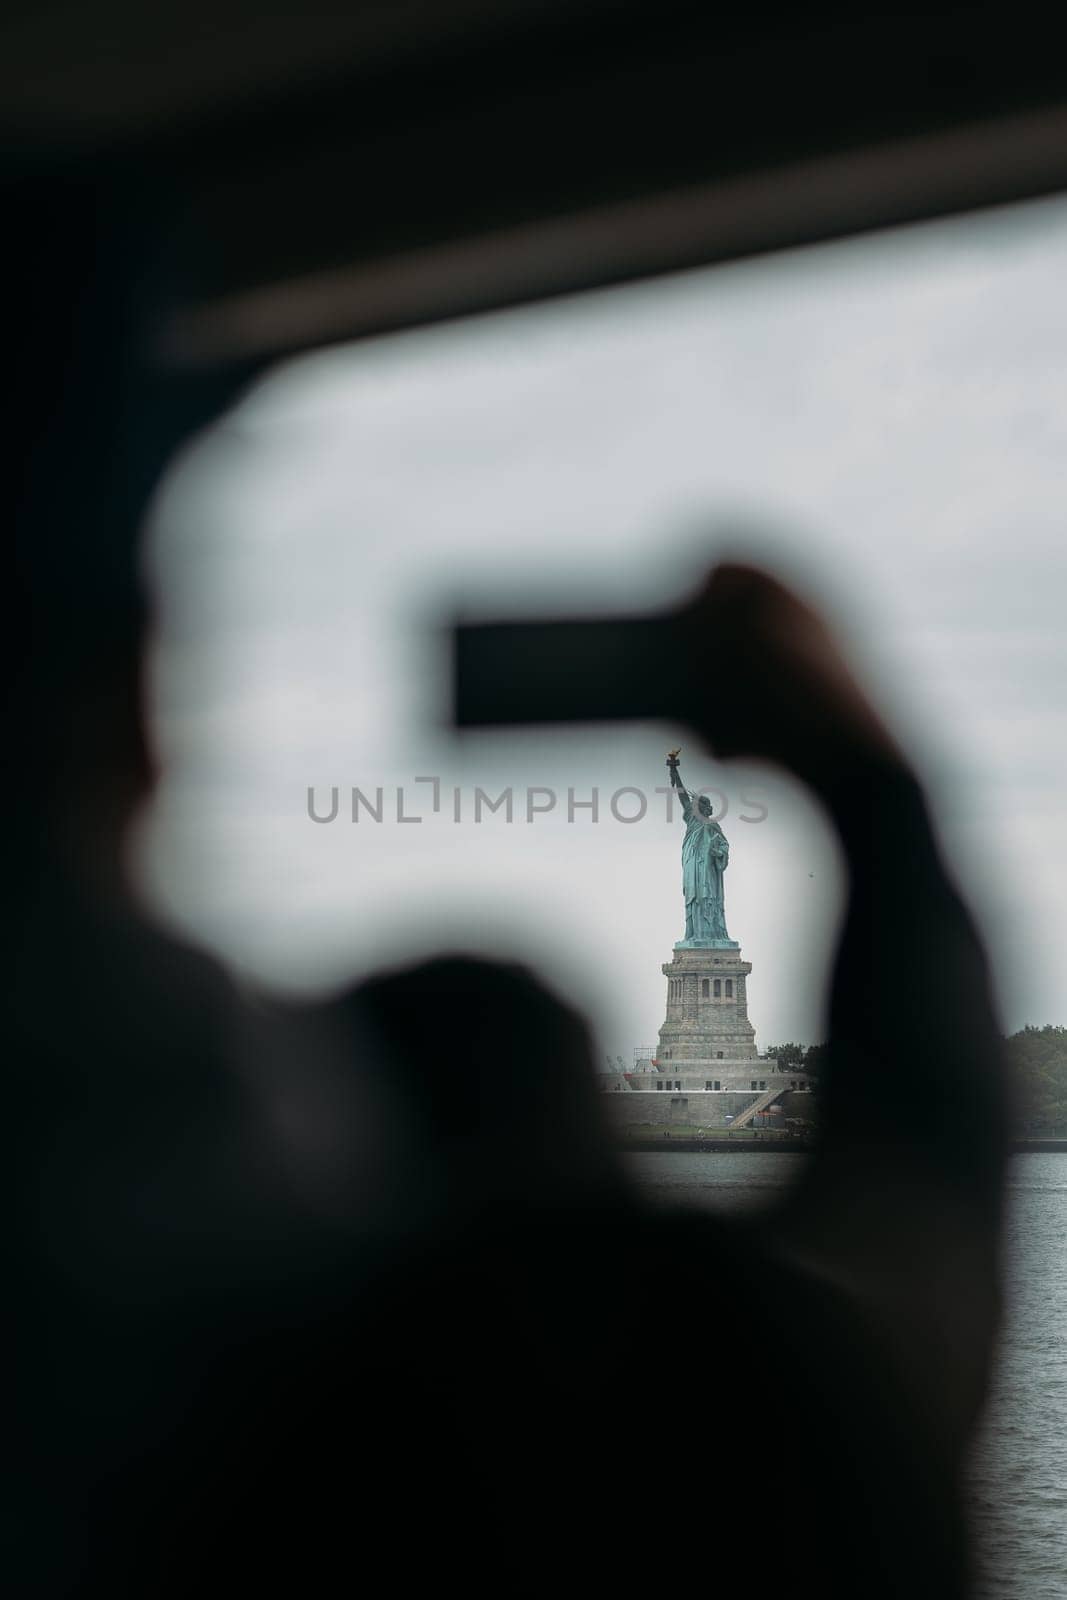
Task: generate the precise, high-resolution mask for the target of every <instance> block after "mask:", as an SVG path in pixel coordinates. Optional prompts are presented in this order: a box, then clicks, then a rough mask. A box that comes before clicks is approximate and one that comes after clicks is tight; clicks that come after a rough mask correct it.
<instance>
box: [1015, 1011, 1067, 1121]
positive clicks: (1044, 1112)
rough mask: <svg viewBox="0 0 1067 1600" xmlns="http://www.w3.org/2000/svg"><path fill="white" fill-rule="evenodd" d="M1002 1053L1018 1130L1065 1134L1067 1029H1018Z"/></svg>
mask: <svg viewBox="0 0 1067 1600" xmlns="http://www.w3.org/2000/svg"><path fill="white" fill-rule="evenodd" d="M1004 1050H1005V1054H1006V1056H1007V1061H1008V1069H1009V1082H1010V1083H1011V1085H1012V1087H1013V1089H1014V1093H1015V1107H1014V1110H1015V1121H1016V1125H1017V1127H1018V1128H1019V1131H1020V1132H1021V1133H1028V1134H1041V1133H1044V1134H1057V1135H1067V1028H1064V1027H1062V1026H1056V1025H1054V1024H1052V1023H1046V1025H1045V1026H1044V1027H1043V1028H1037V1027H1033V1026H1030V1027H1026V1028H1021V1029H1020V1030H1019V1032H1018V1033H1013V1034H1012V1035H1011V1036H1010V1038H1008V1039H1006V1040H1005V1041H1004Z"/></svg>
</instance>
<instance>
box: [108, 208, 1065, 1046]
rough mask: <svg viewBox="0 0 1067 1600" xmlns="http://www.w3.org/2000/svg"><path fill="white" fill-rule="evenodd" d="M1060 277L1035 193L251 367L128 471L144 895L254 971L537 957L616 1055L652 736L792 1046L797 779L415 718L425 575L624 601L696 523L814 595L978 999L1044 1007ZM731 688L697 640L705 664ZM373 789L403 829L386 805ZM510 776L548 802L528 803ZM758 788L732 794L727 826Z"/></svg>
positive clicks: (821, 910)
mask: <svg viewBox="0 0 1067 1600" xmlns="http://www.w3.org/2000/svg"><path fill="white" fill-rule="evenodd" d="M1065 283H1067V202H1063V201H1059V200H1057V201H1053V202H1042V203H1041V204H1038V205H1029V206H1026V207H1020V208H1013V209H1011V210H1005V211H1001V212H997V213H990V214H988V215H986V216H983V217H981V218H978V219H967V220H964V221H960V222H954V223H949V224H945V223H942V224H936V225H929V226H925V227H923V228H916V229H910V230H902V231H899V232H896V233H894V234H890V235H883V236H880V237H878V238H871V239H865V240H862V241H855V242H850V243H847V244H840V245H833V246H827V247H822V248H819V249H812V250H807V251H803V252H797V253H791V254H788V255H783V256H779V257H776V258H774V259H771V260H767V261H764V262H759V263H755V264H747V265H739V266H734V267H729V268H716V269H711V270H706V271H701V272H695V273H687V274H684V275H681V276H677V277H672V278H667V279H662V280H659V281H657V282H654V283H651V284H646V285H640V286H637V287H631V288H625V289H616V290H611V291H608V292H604V293H599V294H595V295H587V296H582V297H578V298H575V299H572V300H568V301H564V302H557V303H554V304H552V305H548V306H544V307H539V308H534V309H530V310H523V311H518V312H508V313H502V314H496V315H493V316H490V317H485V318H481V319H476V320H471V321H467V322H463V323H459V324H454V325H452V326H449V327H446V328H438V329H434V330H432V331H429V332H419V333H412V334H405V335H402V336H397V337H393V338H390V339H385V340H379V341H375V342H367V343H362V344H357V345H353V346H350V347H346V348H341V349H337V350H335V351H332V352H330V353H328V354H325V355H320V356H315V357H310V358H305V359H303V360H300V361H297V362H293V363H290V364H288V365H286V366H284V367H282V368H279V369H278V370H277V371H276V372H275V373H274V374H273V375H272V376H271V377H270V378H269V379H268V380H267V381H266V382H264V383H263V384H261V385H260V386H259V387H258V388H257V389H256V391H255V392H253V393H252V394H251V395H250V396H249V397H248V398H247V399H246V401H245V402H244V403H243V404H242V405H241V406H240V407H239V408H238V409H237V410H235V411H234V412H233V413H232V414H231V415H230V416H229V417H228V418H227V419H226V420H225V421H224V422H223V423H222V424H220V425H219V426H218V427H217V428H215V429H214V430H213V431H212V433H211V434H210V435H208V436H206V437H204V438H203V439H202V440H200V441H199V442H198V443H197V444H196V445H195V446H194V447H192V448H191V449H190V450H189V451H188V452H187V454H186V456H185V458H184V459H183V460H182V461H181V462H180V463H178V464H177V465H176V466H175V468H174V470H173V471H172V473H171V475H170V477H169V479H168V481H167V483H166V485H165V487H164V490H163V492H162V494H161V496H160V499H159V503H158V507H157V512H156V517H155V520H154V527H153V532H152V539H151V548H150V562H151V567H152V571H153V574H154V579H155V582H156V584H157V586H158V589H159V593H160V596H161V605H162V630H161V635H160V640H159V645H158V649H157V655H156V668H155V677H154V693H155V707H156V724H157V737H158V741H159V744H160V747H161V751H162V755H163V758H164V761H165V778H164V782H163V784H162V786H161V789H160V792H159V795H158V798H157V801H156V803H155V805H154V806H153V808H152V810H151V812H150V813H149V815H148V816H147V818H146V820H145V824H144V827H143V828H142V830H141V834H140V837H139V839H138V841H137V845H136V851H135V860H136V863H137V870H138V872H139V874H140V878H141V881H142V883H143V885H144V890H145V893H146V894H147V895H148V897H149V898H150V899H151V900H152V901H153V903H154V904H155V905H156V906H157V907H158V908H159V909H160V911H161V913H162V914H163V915H164V916H166V917H167V918H168V920H170V921H171V922H172V923H175V924H176V925H178V926H179V927H180V928H182V929H183V930H184V931H185V932H186V933H187V934H189V935H190V936H192V937H193V938H195V939H196V940H197V941H198V942H201V943H204V944H207V945H208V946H210V947H211V948H213V949H214V950H216V951H217V952H218V953H220V954H221V955H222V956H223V957H224V958H225V959H226V960H227V961H229V962H230V963H231V964H232V965H234V966H235V967H237V968H239V969H241V970H243V971H245V972H247V973H249V974H251V975H253V976H254V977H256V978H259V979H261V980H265V981H268V982H271V983H276V984H281V985H284V986H286V987H289V988H293V987H295V988H302V989H316V988H320V989H321V988H324V987H325V988H328V987H332V986H335V985H337V984H338V983H341V982H343V981H345V980H346V979H349V978H351V977H353V976H357V975H359V974H360V973H362V972H365V971H366V970H368V968H370V967H372V966H375V965H379V964H381V963H382V962H392V961H395V960H399V959H404V958H406V957H408V956H411V955H417V954H422V953H425V952H427V951H429V950H433V949H436V948H440V947H441V946H442V944H446V943H453V944H454V943H457V942H458V943H461V944H462V945H464V946H465V947H467V948H475V949H481V950H487V951H490V952H493V953H496V954H514V955H517V956H520V957H522V958H527V959H532V960H534V961H536V962H537V964H538V965H539V966H540V967H541V968H542V970H544V971H545V972H546V973H547V974H548V975H549V976H550V977H551V978H552V979H553V981H555V982H556V983H557V984H558V985H559V986H561V987H562V988H563V989H564V990H565V991H566V992H567V993H568V994H569V995H570V996H571V997H572V998H575V999H577V1000H578V1001H579V1002H580V1003H581V1004H582V1005H583V1006H584V1008H585V1009H586V1011H587V1012H588V1013H589V1014H590V1016H591V1017H592V1018H593V1020H594V1022H595V1024H596V1027H597V1030H598V1037H599V1041H600V1045H599V1048H600V1049H602V1050H608V1051H610V1052H611V1053H612V1054H615V1053H618V1054H621V1055H623V1056H624V1057H625V1058H626V1060H627V1062H629V1059H630V1056H631V1053H632V1051H633V1049H634V1048H635V1047H637V1046H644V1045H651V1044H653V1043H654V1041H655V1039H656V1034H657V1030H658V1028H659V1025H660V1023H661V1022H662V1020H663V1012H664V1004H665V987H664V979H663V977H662V975H661V973H660V966H661V964H662V963H663V962H664V961H667V960H668V959H669V958H670V955H671V947H672V945H673V942H674V940H675V939H677V938H679V937H681V935H682V932H683V911H682V902H681V888H680V844H681V831H682V830H681V824H680V822H678V821H677V820H676V821H675V822H674V823H673V824H669V823H668V822H667V820H666V817H665V808H664V802H663V800H662V798H660V797H657V796H655V795H654V789H655V786H656V785H657V784H662V783H663V782H664V781H665V777H666V773H665V768H664V764H663V763H664V754H665V752H666V750H667V748H668V746H669V745H671V744H674V743H678V742H681V743H682V745H683V747H684V748H683V758H682V762H683V765H682V770H683V773H684V774H685V776H686V778H687V780H688V781H690V782H692V783H694V784H696V783H702V782H706V783H715V784H717V785H718V786H719V787H720V788H721V789H722V790H723V791H724V793H725V794H726V796H727V798H728V800H729V803H730V810H729V811H728V813H727V815H726V817H725V819H724V827H725V829H726V833H727V835H728V837H729V839H730V844H731V852H732V853H731V862H730V866H729V869H728V871H727V874H726V914H727V922H728V925H729V928H730V932H731V935H732V936H733V937H734V938H735V939H738V940H740V942H741V945H742V949H743V953H744V955H745V957H746V958H747V959H748V960H750V961H751V962H752V966H753V971H752V976H751V978H750V980H749V997H750V1012H751V1016H752V1020H753V1022H754V1024H755V1026H756V1030H757V1043H758V1044H759V1046H760V1048H764V1047H766V1046H767V1045H769V1044H772V1043H776V1042H780V1041H782V1040H785V1039H789V1038H799V1039H803V1040H813V1039H816V1038H819V1037H820V1036H821V1030H822V1000H823V979H824V968H825V962H826V959H827V955H828V951H829V948H830V942H831V939H832V935H833V929H834V926H835V921H836V918H837V916H838V914H839V909H840V876H839V866H838V861H837V857H836V853H835V849H834V845H833V841H832V839H831V838H830V836H829V834H828V832H827V830H826V829H825V827H824V825H823V823H822V821H821V818H820V817H819V815H818V814H817V812H816V811H815V809H814V808H813V806H812V805H811V804H810V803H809V802H808V800H807V799H806V797H805V796H804V795H803V794H802V793H801V792H800V791H799V790H798V789H797V788H795V787H794V786H792V785H790V784H789V783H788V782H786V781H785V780H783V779H780V778H779V777H777V776H776V775H775V774H773V773H770V772H753V771H741V770H735V769H734V768H733V767H716V765H715V764H714V763H713V762H711V761H710V759H708V758H706V757H704V756H703V755H702V754H701V752H699V751H698V750H697V749H696V748H695V746H694V744H693V741H692V740H691V739H687V737H686V735H685V734H684V733H683V732H682V731H680V730H677V729H674V728H670V727H666V726H634V727H626V728H623V729H620V728H618V727H615V728H610V729H604V728H589V729H583V730H573V729H571V730H568V731H566V732H560V733H559V734H556V733H545V732H543V731H542V732H538V733H536V734H527V735H523V736H518V735H505V734H494V735H488V734H486V735H479V736H466V737H465V738H464V740H463V741H462V743H459V742H457V741H456V740H454V739H453V738H452V737H451V736H450V735H449V734H448V733H447V730H446V729H445V727H444V725H443V714H442V713H443V681H442V670H443V656H442V653H441V650H440V646H439V641H438V638H437V635H436V633H435V632H434V631H433V629H432V628H430V627H429V626H428V624H429V623H430V622H436V621H437V620H439V619H442V618H444V617H446V616H447V615H449V614H450V612H451V611H452V609H453V608H454V607H455V606H456V605H462V606H463V607H465V608H466V609H467V610H468V611H470V612H472V613H478V612H480V611H482V610H489V611H491V612H494V613H496V612H499V611H501V610H505V609H507V610H512V611H515V612H517V613H521V612H523V611H535V612H539V611H543V610H554V611H558V612H561V613H567V612H569V611H571V610H572V609H574V610H579V611H582V612H588V611H590V610H598V609H599V610H603V611H605V612H609V611H612V610H614V609H618V608H624V609H627V610H629V609H634V608H644V607H653V606H658V605H661V604H663V603H665V602H666V601H668V600H670V599H671V598H672V597H674V596H677V595H679V594H680V593H682V592H684V590H685V589H686V587H687V586H688V585H689V584H690V583H691V582H692V580H693V579H694V577H695V576H697V575H698V574H699V572H700V571H701V569H702V568H703V567H704V566H706V565H707V564H708V562H709V561H710V560H712V559H713V558H714V556H715V555H716V553H717V552H718V551H719V550H720V549H722V548H724V547H725V548H729V549H730V550H731V551H735V552H736V551H739V550H740V551H742V552H743V553H746V554H749V555H752V556H755V557H757V558H758V559H760V560H763V561H765V562H770V563H772V564H773V565H774V566H775V567H776V568H777V569H778V570H780V571H782V572H783V573H784V574H785V575H786V576H793V577H795V578H797V579H798V580H799V581H801V582H802V583H803V584H804V585H805V586H806V587H807V589H808V591H809V592H810V593H811V594H813V595H815V596H817V597H818V598H819V599H820V600H821V602H822V603H823V604H824V605H825V606H827V607H828V608H829V609H830V611H831V613H832V614H833V615H834V616H835V618H836V619H837V620H838V621H839V623H840V624H841V626H842V627H843V629H844V630H845V632H846V635H847V637H848V639H849V642H850V645H851V647H852V649H853V651H854V653H855V656H856V659H857V661H858V662H859V663H860V665H861V667H862V669H863V670H864V671H865V672H866V674H867V676H868V678H869V680H870V681H871V682H872V683H873V684H874V685H875V686H876V687H877V688H878V690H879V691H880V692H881V693H882V695H883V697H885V698H886V699H887V701H888V703H889V706H890V709H891V712H892V714H893V716H894V717H895V719H896V721H897V724H898V726H899V727H900V729H901V730H902V732H903V734H904V736H905V738H906V739H907V740H908V741H909V742H910V744H911V747H912V748H913V749H914V750H915V752H916V755H917V759H918V760H919V763H920V766H921V768H922V771H923V773H924V775H925V776H926V778H927V780H928V782H929V784H930V786H931V789H932V792H933V794H934V797H935V801H936V805H937V809H938V816H939V821H940V825H941V830H942V835H943V838H944V841H945V845H946V848H947V849H948V851H949V853H950V855H951V857H952V859H953V861H954V862H955V864H956V866H957V869H958V871H959V873H960V875H961V876H962V878H963V881H964V884H965V887H966V890H967V893H968V894H969V896H970V898H971V899H972V901H973V903H974V904H975V905H976V906H977V908H978V910H979V912H980V914H981V916H982V918H983V922H984V926H985V928H986V932H987V937H988V940H989V943H990V946H991V948H992V951H993V955H994V962H995V970H996V973H997V979H998V987H999V992H1000V996H1001V1002H1002V1008H1003V1012H1004V1020H1005V1023H1006V1025H1007V1026H1008V1027H1010V1028H1016V1027H1019V1026H1021V1025H1022V1024H1023V1023H1025V1022H1045V1021H1055V1022H1065V1021H1067V992H1065V989H1067V981H1065V978H1064V971H1065V963H1064V959H1063V957H1064V952H1065V951H1067V839H1065V830H1064V810H1065V808H1064V804H1063V797H1064V794H1065V791H1067V716H1065V710H1064V696H1063V684H1064V682H1065V680H1067V674H1065V668H1067V660H1065V656H1067V646H1065V642H1064V628H1063V616H1064V601H1065V595H1067V537H1065V536H1067V315H1065V311H1064V290H1063V286H1064V284H1065ZM730 689H731V664H730V662H729V661H728V660H724V661H723V662H722V667H721V673H720V674H719V675H718V677H717V679H716V681H715V682H713V683H712V684H710V685H709V694H729V693H730ZM420 775H437V776H440V778H441V780H442V785H443V796H442V799H443V805H442V809H441V811H440V812H439V813H438V814H437V815H436V816H435V815H433V813H432V811H431V809H430V790H429V786H428V785H425V784H424V785H414V784H413V780H414V778H415V777H417V776H420ZM398 784H399V785H403V786H404V788H405V794H406V797H407V809H408V811H409V812H411V813H416V814H417V813H422V814H424V816H425V820H424V821H423V822H421V823H416V824H403V823H399V822H397V820H396V813H395V788H396V786H397V785H398ZM508 784H510V785H512V786H513V787H514V789H515V794H516V813H515V820H514V821H513V822H512V823H511V824H510V825H509V824H508V823H507V822H506V820H505V819H504V817H503V815H502V814H500V815H497V816H495V817H488V818H486V819H485V820H483V821H482V822H481V823H480V824H477V825H476V824H475V823H474V822H473V820H471V812H472V804H471V802H472V797H473V792H474V788H475V787H476V786H481V787H482V788H485V789H488V790H489V791H490V792H491V793H492V794H496V793H497V792H498V791H499V790H500V789H501V788H502V787H504V786H505V785H508ZM309 785H314V786H315V788H316V794H317V796H318V800H319V804H320V805H322V806H328V804H329V798H330V789H331V786H333V785H338V786H339V787H340V789H341V813H340V816H339V818H338V820H337V821H335V822H333V823H332V824H329V825H319V824H316V823H314V822H312V821H310V820H309V818H308V815H307V810H306V791H307V788H308V786H309ZM353 785H358V786H359V787H360V788H362V789H363V790H364V792H366V793H368V794H371V795H373V793H374V791H375V790H376V788H377V787H378V786H381V787H382V788H383V789H384V791H385V794H384V798H385V801H386V808H387V809H386V819H387V820H383V821H382V822H381V823H374V822H372V821H371V820H369V819H368V818H367V817H366V816H364V817H363V818H362V820H361V821H360V822H359V823H357V824H353V823H352V822H350V821H349V820H348V816H349V810H348V806H347V797H348V793H349V791H350V789H351V787H352V786H353ZM528 785H546V786H555V787H556V788H557V789H558V790H559V793H560V806H559V808H557V810H556V811H555V812H554V813H551V814H549V815H546V816H540V817H538V818H537V819H536V820H535V821H534V822H533V823H531V824H527V823H526V822H525V820H524V818H525V810H524V796H525V789H526V787H527V786H528ZM568 785H572V786H574V788H575V789H576V790H577V791H578V795H579V797H580V798H582V797H588V795H589V793H590V791H591V790H592V788H593V787H594V786H595V787H596V788H597V789H598V790H599V791H600V795H601V816H600V820H599V821H598V822H596V823H594V822H592V820H591V819H590V817H589V813H588V812H587V811H581V812H579V813H578V820H576V821H574V822H573V823H569V822H568V821H567V818H566V790H567V786H568ZM622 785H634V786H638V787H640V788H642V789H643V790H645V791H646V792H647V793H648V794H649V796H650V800H651V802H652V803H650V807H649V812H648V815H647V816H646V817H645V818H644V819H643V820H641V821H640V822H637V823H633V824H623V823H620V822H617V821H615V820H614V819H613V818H612V817H611V815H610V812H609V811H608V800H609V797H610V796H611V794H612V793H613V792H614V791H615V790H616V789H618V788H619V787H620V786H622ZM456 787H458V788H459V789H460V790H461V795H462V802H461V803H462V808H463V809H462V820H461V821H460V822H458V823H456V822H455V821H454V820H453V815H452V806H453V794H452V791H453V789H454V788H456ZM755 789H758V790H759V791H760V793H761V795H762V797H763V801H764V803H765V804H766V806H767V807H768V815H767V817H766V819H765V820H764V821H762V822H759V823H746V822H744V821H742V820H740V817H739V812H740V811H747V814H749V815H751V814H752V810H753V808H751V807H748V808H746V807H744V806H743V805H742V803H741V796H742V794H743V793H744V792H745V791H746V790H747V791H748V792H753V791H754V790H755ZM629 803H630V804H633V803H634V802H633V801H632V799H631V801H630V802H629Z"/></svg>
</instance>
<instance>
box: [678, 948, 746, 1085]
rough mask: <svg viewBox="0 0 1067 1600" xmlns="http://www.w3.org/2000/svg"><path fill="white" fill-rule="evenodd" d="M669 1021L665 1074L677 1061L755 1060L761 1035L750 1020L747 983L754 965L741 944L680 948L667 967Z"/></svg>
mask: <svg viewBox="0 0 1067 1600" xmlns="http://www.w3.org/2000/svg"><path fill="white" fill-rule="evenodd" d="M662 971H663V974H664V976H665V977H666V979H667V1017H666V1020H665V1022H664V1024H663V1026H662V1028H660V1030H659V1051H658V1056H657V1059H658V1061H659V1066H660V1071H661V1072H669V1071H670V1070H671V1064H672V1063H673V1062H675V1061H677V1062H683V1061H684V1062H686V1063H690V1062H703V1061H707V1062H709V1063H713V1062H716V1061H730V1062H738V1061H755V1060H756V1059H757V1052H756V1030H755V1028H753V1026H752V1024H751V1022H749V1020H748V991H747V988H746V981H747V979H748V975H749V973H750V972H751V971H752V963H751V962H750V961H743V960H742V959H741V951H740V948H739V947H738V946H736V945H721V946H718V947H710V948H705V949H699V948H693V947H692V946H686V945H676V946H675V949H674V957H673V959H672V960H671V961H668V962H665V963H664V966H663V968H662Z"/></svg>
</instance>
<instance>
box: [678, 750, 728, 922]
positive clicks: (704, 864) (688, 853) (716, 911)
mask: <svg viewBox="0 0 1067 1600" xmlns="http://www.w3.org/2000/svg"><path fill="white" fill-rule="evenodd" d="M678 754H679V752H678V751H677V750H672V751H671V752H670V754H669V755H668V757H667V767H668V769H669V771H670V775H671V783H672V785H673V786H674V788H676V789H677V790H678V795H679V798H680V799H681V802H682V818H683V820H684V822H685V838H684V839H683V840H682V893H683V894H684V896H685V938H684V939H679V940H678V943H677V945H676V946H675V948H676V949H679V948H680V949H685V948H689V949H695V950H701V949H703V950H707V949H725V950H736V949H738V944H737V941H736V939H731V938H730V935H729V934H728V933H727V931H726V911H725V906H724V902H723V882H722V875H723V873H724V872H725V871H726V868H727V865H728V863H729V860H730V846H729V844H728V843H727V839H726V835H725V834H724V833H723V831H722V829H721V827H720V826H719V824H718V823H717V822H716V821H715V819H714V818H713V817H712V814H711V801H710V800H709V799H708V798H707V796H706V795H701V796H700V797H699V798H698V799H697V800H696V801H694V799H693V796H692V795H691V794H690V793H689V790H688V789H687V788H686V787H685V785H684V784H683V782H682V780H681V776H680V774H679V772H678Z"/></svg>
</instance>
